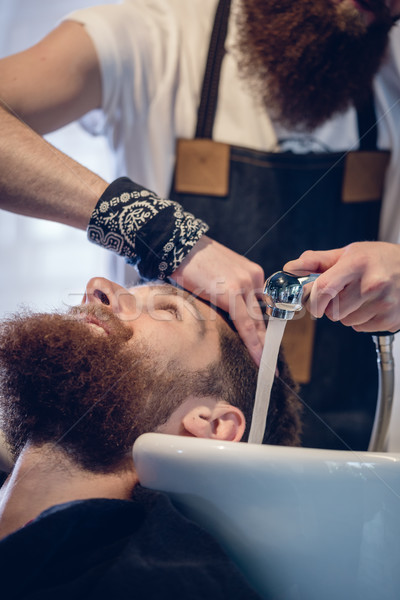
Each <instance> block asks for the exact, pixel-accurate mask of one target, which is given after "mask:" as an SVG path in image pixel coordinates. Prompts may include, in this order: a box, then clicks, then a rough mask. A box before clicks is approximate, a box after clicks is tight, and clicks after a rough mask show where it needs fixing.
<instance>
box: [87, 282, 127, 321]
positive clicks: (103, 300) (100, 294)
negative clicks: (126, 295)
mask: <svg viewBox="0 0 400 600" xmlns="http://www.w3.org/2000/svg"><path fill="white" fill-rule="evenodd" d="M121 290H123V291H125V290H124V288H123V287H122V286H120V285H118V284H117V283H114V282H113V281H110V280H109V279H105V278H104V277H92V279H90V280H89V281H88V283H87V284H86V291H85V295H84V296H83V299H82V304H103V305H104V306H109V307H110V308H111V309H112V311H113V312H114V313H117V312H119V302H118V294H119V293H120V292H121Z"/></svg>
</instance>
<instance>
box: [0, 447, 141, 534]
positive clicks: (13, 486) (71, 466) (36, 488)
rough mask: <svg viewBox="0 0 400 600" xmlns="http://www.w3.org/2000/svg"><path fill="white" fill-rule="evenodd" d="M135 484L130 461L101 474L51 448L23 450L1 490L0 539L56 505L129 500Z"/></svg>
mask: <svg viewBox="0 0 400 600" xmlns="http://www.w3.org/2000/svg"><path fill="white" fill-rule="evenodd" d="M137 481H138V479H137V476H136V473H135V470H134V467H133V462H132V465H131V467H130V468H127V469H126V470H124V471H122V472H119V473H111V474H106V475H104V474H98V473H92V472H89V471H86V470H83V469H82V468H81V467H78V466H77V465H76V464H75V463H74V462H72V461H71V460H70V459H69V458H67V457H66V455H65V454H64V453H63V452H61V451H59V450H54V447H51V446H41V447H40V448H26V449H24V450H23V452H22V453H21V454H20V456H19V458H18V460H17V462H16V464H15V467H14V469H13V471H12V473H11V475H10V476H9V478H8V479H7V481H6V482H5V483H4V485H3V487H2V489H1V490H0V539H1V538H3V537H5V536H6V535H9V534H10V533H12V532H14V531H16V530H17V529H19V528H20V527H23V526H24V525H26V523H28V522H29V521H31V520H32V519H35V518H36V517H37V516H38V515H39V514H40V513H41V512H43V511H44V510H46V509H47V508H50V507H51V506H54V505H56V504H62V503H63V502H71V501H73V500H86V499H89V498H117V499H121V500H128V499H129V498H130V497H131V495H132V492H133V488H134V486H135V485H136V483H137Z"/></svg>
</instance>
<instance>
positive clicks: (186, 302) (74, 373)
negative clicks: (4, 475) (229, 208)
mask: <svg viewBox="0 0 400 600" xmlns="http://www.w3.org/2000/svg"><path fill="white" fill-rule="evenodd" d="M218 326H225V327H228V326H227V325H226V323H224V322H223V319H222V318H221V317H220V316H219V315H217V314H216V312H215V311H214V310H212V309H211V308H210V307H208V306H207V305H205V304H203V303H202V302H201V301H198V300H195V299H194V298H193V297H191V296H190V295H189V294H187V293H186V292H183V291H181V290H178V289H175V288H173V287H172V286H170V285H160V286H159V285H155V286H142V287H138V288H134V289H133V290H132V291H131V293H129V292H128V291H127V290H125V289H124V288H122V287H121V286H118V285H116V284H114V283H112V282H110V281H108V280H106V279H102V278H97V279H92V280H91V281H90V282H89V284H88V285H87V289H86V294H85V296H84V299H83V302H82V304H81V305H80V306H77V307H74V308H72V309H71V310H70V311H69V312H68V313H67V314H62V315H57V314H56V315H48V314H42V315H28V316H24V315H22V316H17V317H16V318H14V319H11V320H10V321H9V322H8V323H7V322H6V323H4V324H3V326H2V329H1V331H0V364H1V367H2V368H1V369H0V378H1V382H0V383H1V385H0V389H1V393H2V395H3V397H2V398H1V408H2V410H3V413H4V425H3V427H4V431H5V433H6V436H7V438H8V440H9V442H10V443H11V447H12V448H13V449H14V452H15V453H16V454H18V452H19V451H20V450H21V449H22V448H23V447H24V445H25V444H26V443H27V441H28V442H32V443H34V444H35V445H40V444H42V443H56V444H60V447H62V448H63V449H64V450H65V451H67V452H68V453H69V454H70V456H71V457H72V458H74V459H75V460H76V461H77V462H78V463H80V464H81V465H82V466H84V467H85V468H87V469H89V470H92V471H96V470H98V471H102V472H104V471H107V470H109V469H110V470H111V469H112V470H113V469H115V468H116V465H118V464H119V462H120V463H121V464H122V463H123V462H124V460H125V458H126V456H127V455H128V454H129V452H130V448H131V447H132V444H133V442H134V441H135V439H136V438H137V437H138V436H139V435H141V434H142V433H145V432H146V431H155V430H157V428H159V427H160V426H161V425H162V424H165V423H167V422H168V420H169V419H170V417H171V415H173V414H174V412H175V411H176V410H177V409H178V407H180V406H181V405H182V403H183V402H184V401H186V400H187V399H188V398H190V397H197V398H199V397H200V398H207V397H208V398H214V399H215V398H217V397H218V395H219V393H220V390H219V389H218V386H220V385H221V384H220V383H219V382H218V378H217V377H215V368H216V363H218V360H219V357H220V343H219V334H218ZM213 369H214V370H213ZM163 430H164V431H166V432H168V430H167V429H165V427H164V428H163ZM170 433H173V432H172V431H171V432H170Z"/></svg>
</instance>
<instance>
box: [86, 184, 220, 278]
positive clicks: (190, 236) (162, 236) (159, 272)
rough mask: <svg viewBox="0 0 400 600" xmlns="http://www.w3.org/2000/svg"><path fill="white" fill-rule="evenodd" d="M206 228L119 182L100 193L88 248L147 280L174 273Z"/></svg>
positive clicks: (147, 193) (137, 188)
mask: <svg viewBox="0 0 400 600" xmlns="http://www.w3.org/2000/svg"><path fill="white" fill-rule="evenodd" d="M207 230H208V225H206V223H204V222H203V221H201V220H200V219H196V218H195V217H194V216H193V215H192V214H190V213H187V212H185V211H184V210H183V208H182V206H181V205H180V204H178V203H177V202H174V201H172V200H164V199H162V198H159V197H158V196H157V195H156V194H154V193H153V192H150V191H149V190H146V189H145V188H143V187H141V186H140V185H137V184H136V183H134V182H133V181H131V180H130V179H128V178H127V177H121V178H119V179H116V180H115V181H113V183H111V184H110V185H109V186H108V188H107V189H106V190H105V192H104V193H103V195H102V196H101V198H100V199H99V201H98V202H97V205H96V207H95V209H94V211H93V213H92V216H91V218H90V221H89V225H88V229H87V235H88V238H89V240H90V241H91V242H94V243H95V244H99V245H100V246H102V247H103V248H107V249H108V250H112V251H113V252H116V253H117V254H119V255H121V256H124V257H125V258H126V260H127V262H129V263H131V264H133V265H137V267H138V269H139V272H140V274H141V275H142V276H144V277H147V278H148V279H165V278H166V277H168V276H169V275H171V273H173V272H174V271H175V269H177V268H178V267H179V265H180V263H181V262H182V260H183V259H184V258H185V256H186V255H187V254H188V253H189V252H190V250H191V249H192V248H193V246H194V245H195V244H196V242H198V241H199V239H200V238H201V236H202V235H203V234H204V233H205V232H206V231H207Z"/></svg>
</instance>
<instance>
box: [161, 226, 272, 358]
mask: <svg viewBox="0 0 400 600" xmlns="http://www.w3.org/2000/svg"><path fill="white" fill-rule="evenodd" d="M171 278H172V279H174V280H175V281H176V282H177V283H178V284H179V285H181V286H182V287H184V288H186V289H187V290H189V291H190V292H192V293H193V294H195V295H197V296H199V297H200V298H203V299H205V300H208V301H210V302H212V303H213V304H214V305H215V306H218V307H219V308H221V309H222V310H224V311H226V312H228V313H229V315H230V317H231V319H232V321H233V322H234V324H235V327H236V329H237V331H238V333H239V335H240V337H241V338H242V340H243V341H244V343H245V344H246V346H247V348H248V350H249V352H250V354H251V356H252V357H253V359H254V361H255V362H256V364H257V365H259V364H260V360H261V354H262V348H263V344H264V337H265V323H264V319H263V315H262V311H261V309H260V306H259V304H258V301H257V297H261V294H262V290H263V285H264V272H263V270H262V268H261V267H260V266H258V265H257V264H255V263H254V262H251V261H250V260H248V259H247V258H245V257H244V256H241V255H240V254H237V253H236V252H233V251H232V250H230V249H229V248H226V247H225V246H222V245H221V244H219V243H218V242H216V241H215V240H212V239H210V238H209V237H207V236H206V235H203V236H202V237H201V239H200V240H199V241H198V242H197V244H196V245H195V246H194V248H193V250H191V252H189V254H188V255H187V256H186V258H185V259H184V260H183V261H182V263H181V264H180V266H179V267H178V269H176V271H175V272H174V273H173V274H172V275H171Z"/></svg>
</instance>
